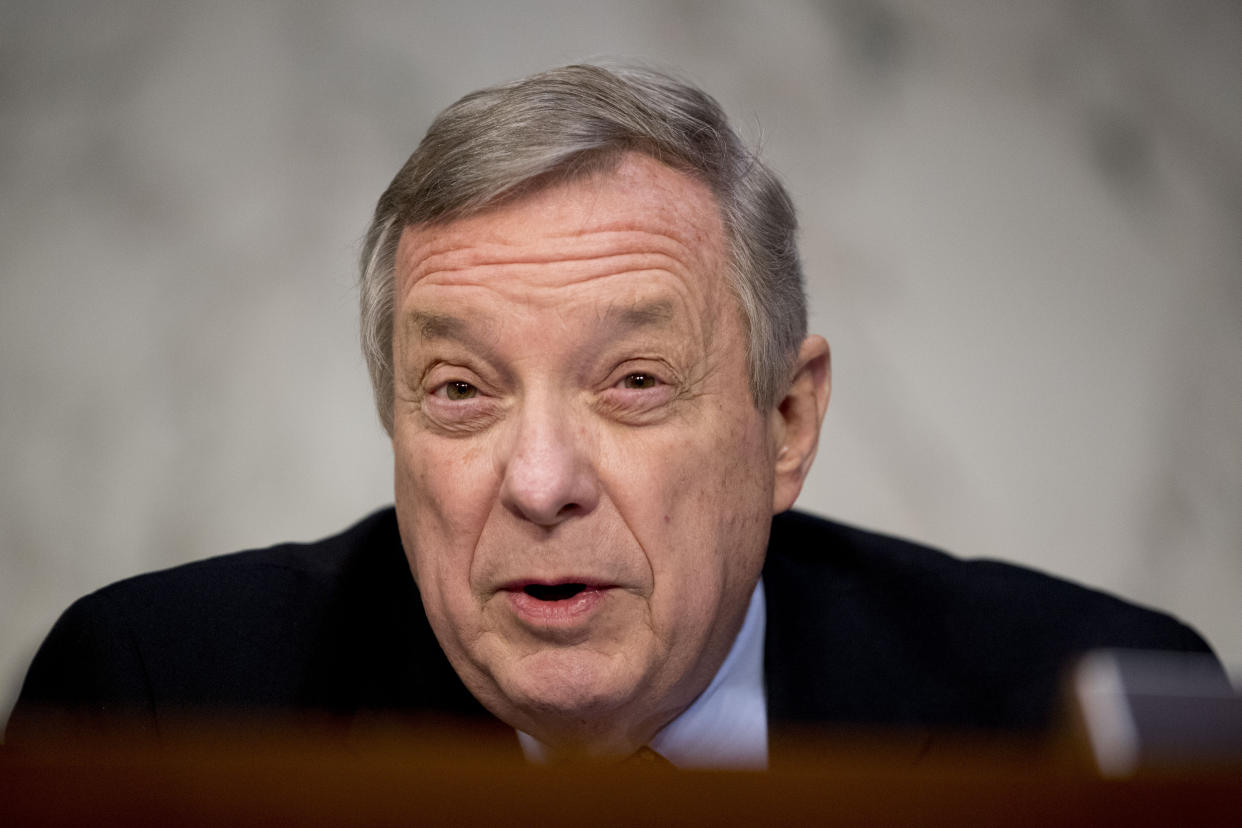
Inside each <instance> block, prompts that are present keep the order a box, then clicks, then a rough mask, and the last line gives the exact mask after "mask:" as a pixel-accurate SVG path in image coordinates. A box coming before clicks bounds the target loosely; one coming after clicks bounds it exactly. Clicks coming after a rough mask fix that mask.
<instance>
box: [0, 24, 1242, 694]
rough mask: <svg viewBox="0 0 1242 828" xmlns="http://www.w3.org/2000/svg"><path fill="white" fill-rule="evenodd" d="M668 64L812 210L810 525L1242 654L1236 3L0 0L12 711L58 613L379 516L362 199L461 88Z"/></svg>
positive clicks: (1239, 53)
mask: <svg viewBox="0 0 1242 828" xmlns="http://www.w3.org/2000/svg"><path fill="white" fill-rule="evenodd" d="M591 56H630V57H638V58H643V59H646V60H649V61H654V62H656V63H659V64H663V65H668V66H672V67H677V68H679V69H680V70H682V71H683V72H684V73H686V74H687V75H688V76H690V77H691V78H694V79H696V80H698V81H700V82H701V83H702V84H704V85H705V86H706V87H707V88H708V89H710V90H712V91H713V92H714V93H715V94H717V96H718V97H719V98H720V99H721V100H722V102H723V103H724V104H725V105H726V107H727V108H728V109H729V110H730V111H731V112H732V113H733V114H734V116H735V117H736V119H737V120H738V122H739V123H740V124H741V125H742V126H743V128H744V130H745V131H746V132H747V133H748V134H750V135H751V136H752V137H755V138H759V139H761V140H762V143H763V145H764V146H765V148H766V153H767V155H768V156H769V157H770V159H771V160H772V161H773V162H774V164H775V166H776V167H777V168H778V169H779V170H781V171H782V172H783V174H784V175H785V177H786V178H787V180H788V183H789V185H790V187H791V189H792V191H793V193H794V196H795V199H796V201H797V202H798V204H799V206H800V208H801V214H802V220H803V223H804V226H805V231H804V252H805V257H806V264H807V272H808V275H809V281H810V291H811V295H812V302H813V313H812V325H813V328H814V329H816V330H818V331H821V332H823V333H825V334H826V335H827V336H828V338H829V340H830V341H831V342H832V343H833V346H834V360H835V372H836V384H835V395H834V399H833V404H832V407H831V408H830V410H829V417H828V422H827V425H826V428H825V432H824V439H823V443H822V447H821V452H820V459H819V461H818V464H817V466H816V468H815V471H814V474H813V477H812V479H811V480H810V482H809V484H808V486H807V489H806V491H805V493H804V495H803V497H802V501H801V503H802V505H803V507H805V508H808V509H811V510H814V511H817V512H821V513H824V514H829V515H833V516H835V517H838V518H841V519H844V520H848V521H854V522H857V523H861V524H864V525H867V526H871V527H877V528H883V529H886V530H889V531H892V532H895V533H899V534H903V535H907V536H912V537H915V538H919V539H922V540H925V541H928V542H931V543H934V544H939V545H941V546H944V547H946V548H948V549H951V550H953V551H955V552H957V553H959V554H962V555H967V556H992V557H1000V558H1007V559H1012V560H1017V561H1021V562H1025V563H1027V564H1030V565H1034V566H1037V567H1040V568H1044V569H1050V570H1053V571H1055V572H1058V573H1061V574H1063V575H1067V576H1070V577H1072V578H1076V579H1079V580H1082V581H1086V582H1089V583H1091V584H1094V585H1097V586H1100V587H1103V588H1106V589H1109V590H1113V591H1116V592H1120V593H1123V594H1125V595H1128V596H1131V597H1133V598H1135V599H1137V600H1140V601H1143V602H1147V603H1152V604H1156V605H1159V606H1162V607H1165V608H1168V609H1171V610H1173V611H1175V612H1176V613H1178V614H1179V615H1181V616H1182V617H1183V618H1185V619H1187V620H1188V621H1190V622H1191V623H1192V624H1194V625H1196V626H1197V627H1198V628H1199V629H1200V630H1201V631H1203V632H1204V633H1205V634H1206V635H1207V636H1208V637H1209V638H1210V639H1211V640H1212V641H1213V643H1214V644H1215V645H1216V647H1217V648H1218V649H1219V650H1220V652H1221V653H1222V654H1223V655H1224V656H1225V658H1226V659H1227V660H1228V661H1229V662H1231V663H1232V664H1233V665H1235V667H1236V666H1238V665H1242V613H1239V612H1238V609H1237V607H1238V605H1239V602H1240V599H1242V267H1240V264H1242V97H1240V96H1239V92H1238V90H1239V88H1242V7H1239V6H1238V5H1237V4H1236V3H1233V2H1230V0H1218V2H1211V0H1200V1H1198V2H1184V3H1183V2H1173V0H1168V2H1090V3H1087V2H1059V3H1024V2H1019V1H1018V0H1011V2H984V0H979V2H941V3H935V4H928V3H922V2H916V1H915V0H902V1H900V2H899V1H898V0H873V1H868V0H822V1H821V2H812V0H800V1H795V0H788V1H787V2H765V3H762V4H760V3H747V2H740V0H736V1H735V2H707V1H706V0H647V2H613V3H590V2H569V1H568V0H564V1H562V0H542V1H541V2H523V3H513V2H503V1H502V0H492V2H463V1H462V0H453V2H425V3H423V2H395V0H394V1H391V2H350V3H329V2H308V1H307V0H288V2H269V3H256V2H251V0H214V2H211V3H207V2H203V3H168V2H158V0H153V1H152V2H138V1H135V2H90V1H89V0H81V2H54V1H52V0H40V2H33V0H31V2H4V3H0V193H2V195H0V211H2V213H0V458H2V460H3V473H2V475H0V629H2V630H3V635H2V636H0V716H2V715H3V714H4V712H5V711H7V709H8V705H9V704H11V702H12V699H13V698H14V696H15V693H16V690H17V686H18V682H19V681H20V677H21V675H22V673H23V672H24V670H25V667H26V665H27V663H28V661H29V659H30V657H31V656H32V654H33V652H34V648H35V647H36V645H37V643H38V641H39V640H40V639H41V638H42V636H43V635H44V634H45V633H46V632H47V629H48V628H49V627H50V625H51V623H52V622H53V620H54V619H55V617H56V615H57V614H58V613H59V611H60V610H61V609H63V608H64V606H65V605H67V603H68V602H69V601H71V600H72V599H73V598H75V597H77V596H78V595H80V594H82V593H84V592H86V591H89V590H91V589H94V588H97V587H99V586H101V585H103V584H105V583H107V582H109V581H112V580H115V579H117V578H120V577H122V576H125V575H128V574H132V573H135V572H138V571H140V570H146V569H151V568H155V567H162V566H165V565H169V564H173V563H177V562H180V561H185V560H188V559H192V558H198V557H202V556H206V555H211V554H215V553H220V552H225V551H230V550H233V549H237V548H242V547H247V546H255V545H261V544H268V543H271V542H275V541H279V540H286V539H309V538H314V537H316V536H320V535H323V534H326V533H328V532H331V531H334V530H336V529H338V528H340V527H342V526H344V525H345V524H347V523H348V522H350V521H351V520H353V519H354V518H356V517H358V516H360V515H362V514H363V513H364V512H366V511H367V510H369V509H371V508H373V507H376V506H379V505H381V504H384V503H386V502H388V501H389V499H390V497H391V495H390V485H391V466H390V462H391V461H390V459H389V454H388V449H387V446H386V443H385V441H384V439H383V434H382V431H381V430H380V428H379V426H378V425H377V423H376V420H375V417H374V415H373V412H372V410H371V403H370V400H369V389H368V386H367V382H366V378H365V371H364V368H363V365H362V360H361V358H360V356H359V355H358V353H357V346H356V333H355V294H354V287H353V280H354V272H353V259H354V256H355V254H356V249H357V241H358V238H359V236H360V234H361V233H362V231H363V229H364V227H365V223H366V220H367V217H368V215H369V212H370V210H371V208H372V206H373V204H374V200H375V199H376V197H377V196H378V195H379V193H380V191H381V190H382V189H383V187H384V186H385V185H386V184H387V182H388V180H389V178H390V177H391V176H392V174H393V173H394V172H395V171H396V169H397V167H398V166H399V165H400V163H401V162H402V161H403V160H404V158H405V157H406V156H407V155H408V153H409V152H410V151H411V150H412V148H413V146H414V145H415V144H416V143H417V141H418V138H419V137H420V136H421V134H422V131H423V130H424V129H425V127H426V125H427V123H428V121H429V120H430V118H431V117H432V116H433V115H434V113H435V112H437V111H438V110H439V109H440V108H442V107H443V106H445V105H447V104H448V103H449V102H451V101H452V100H453V99H455V98H456V97H458V96H459V95H461V94H463V93H465V92H467V91H470V90H472V89H475V88H477V87H479V86H482V85H486V84H489V83H492V82H495V81H498V80H501V79H508V78H512V77H516V76H520V75H523V74H526V73H528V72H531V71H534V70H537V69H541V68H545V67H547V66H549V65H553V64H558V63H563V62H568V61H572V60H577V59H582V58H585V57H591Z"/></svg>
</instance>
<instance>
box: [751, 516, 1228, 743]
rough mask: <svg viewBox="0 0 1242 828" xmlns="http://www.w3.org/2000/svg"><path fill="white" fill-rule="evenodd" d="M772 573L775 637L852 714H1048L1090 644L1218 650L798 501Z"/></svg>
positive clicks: (989, 720) (1021, 719)
mask: <svg viewBox="0 0 1242 828" xmlns="http://www.w3.org/2000/svg"><path fill="white" fill-rule="evenodd" d="M764 585H765V590H766V591H767V594H768V596H769V613H768V618H769V625H770V627H769V636H768V642H769V647H770V649H772V651H773V652H775V653H776V654H778V656H779V657H780V658H783V659H787V660H799V661H802V663H803V669H804V671H805V672H804V675H805V676H806V677H807V678H808V680H809V681H811V682H812V683H818V684H820V685H822V686H823V687H825V688H827V687H829V686H831V688H832V689H831V695H832V697H833V698H835V699H837V700H838V701H839V702H840V703H841V704H842V705H843V706H844V708H846V709H847V711H848V713H847V717H848V716H858V717H861V718H870V717H871V716H872V715H875V716H877V717H879V718H880V719H884V720H890V719H891V720H894V721H930V722H934V723H942V724H952V725H976V724H978V725H999V726H1032V725H1042V724H1045V723H1046V722H1047V719H1048V716H1049V715H1050V712H1051V707H1052V705H1053V702H1054V700H1055V696H1056V693H1057V689H1058V686H1059V681H1060V679H1061V675H1062V671H1063V670H1064V669H1065V668H1066V667H1067V666H1068V664H1069V663H1070V662H1072V660H1073V659H1074V658H1075V657H1076V656H1077V655H1079V654H1081V653H1083V652H1086V651H1088V650H1091V649H1097V648H1141V649H1162V650H1187V651H1209V649H1208V647H1207V644H1206V643H1205V642H1204V641H1203V639H1202V638H1200V637H1199V635H1198V634H1197V633H1195V632H1194V631H1193V630H1192V629H1190V628H1189V627H1187V626H1186V625H1184V624H1182V623H1181V622H1179V621H1177V620H1176V619H1174V618H1172V617H1170V616H1168V615H1166V614H1164V613H1162V612H1158V611H1156V610H1152V609H1147V608H1144V607H1140V606H1137V605H1135V604H1132V603H1130V602H1128V601H1125V600H1123V599H1121V598H1118V597H1115V596H1112V595H1109V594H1106V593H1104V592H1101V591H1099V590H1095V589H1090V588H1088V587H1085V586H1082V585H1079V584H1074V583H1071V582H1069V581H1066V580H1064V579H1061V578H1056V577H1053V576H1051V575H1047V574H1044V573H1041V572H1037V571H1035V570H1032V569H1029V568H1025V567H1021V566H1017V565H1014V564H1009V563H1003V562H1000V561H994V560H962V559H960V558H957V557H954V556H952V555H948V554H946V553H944V552H941V551H938V550H935V549H931V548H929V547H926V546H923V545H920V544H917V543H911V542H909V541H905V540H901V539H898V538H893V537H889V536H885V535H881V534H877V533H874V532H868V531H865V530H862V529H858V528H854V527H850V526H846V525H843V524H840V523H835V522H833V521H828V520H823V519H821V518H817V517H813V516H811V515H806V514H800V513H796V512H790V513H786V514H783V515H780V516H778V517H777V518H776V519H775V520H774V522H773V527H772V534H771V541H770V544H769V550H768V559H767V563H766V565H765V568H764ZM808 607H809V608H811V609H810V610H809V611H808ZM790 641H792V642H793V643H792V644H790V643H789V642H790ZM843 667H844V668H845V670H844V671H842V668H843ZM846 675H853V676H856V677H858V678H857V679H854V678H850V679H845V678H842V676H846ZM840 681H856V684H855V687H856V688H857V689H856V690H853V691H851V690H842V689H840V688H839V687H837V686H836V684H835V683H836V682H840ZM804 701H806V703H807V704H814V702H812V701H809V700H806V699H804ZM877 711H878V712H877Z"/></svg>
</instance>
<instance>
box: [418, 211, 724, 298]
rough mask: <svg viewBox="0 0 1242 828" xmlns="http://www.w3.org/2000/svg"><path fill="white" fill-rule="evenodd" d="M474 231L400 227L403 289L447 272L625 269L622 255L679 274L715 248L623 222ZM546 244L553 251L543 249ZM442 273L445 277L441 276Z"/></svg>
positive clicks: (706, 240) (699, 240) (705, 263)
mask: <svg viewBox="0 0 1242 828" xmlns="http://www.w3.org/2000/svg"><path fill="white" fill-rule="evenodd" d="M515 229H520V228H515ZM666 229H667V228H666ZM480 235H481V234H480V233H478V232H475V233H471V232H470V229H469V228H465V227H458V226H449V227H446V228H430V227H410V228H406V231H405V236H404V237H403V240H402V244H401V246H400V249H399V266H400V270H401V271H402V272H403V273H404V279H403V281H404V282H405V285H404V287H405V288H406V289H407V290H408V289H409V288H410V287H412V286H413V285H414V284H415V283H417V282H421V281H423V280H424V279H426V278H428V277H432V278H436V280H437V281H441V280H444V281H448V280H449V279H451V278H453V274H457V273H463V272H467V271H471V270H484V271H486V270H488V269H491V268H496V267H506V266H517V267H519V268H521V267H522V266H532V267H533V266H538V267H541V268H546V267H551V266H556V265H561V264H563V265H566V266H574V265H582V264H589V263H593V262H594V263H604V262H606V261H607V260H609V259H617V260H620V261H618V262H617V263H615V264H614V267H615V268H616V269H617V270H621V269H625V268H624V267H623V266H622V264H623V262H624V260H625V259H634V260H638V261H642V260H643V259H644V257H645V258H647V259H648V260H654V262H660V263H661V264H663V263H668V264H672V265H674V266H672V267H667V266H666V269H668V270H670V271H672V272H677V273H681V272H683V271H688V270H692V269H693V268H694V267H695V266H696V265H699V266H706V267H708V268H710V267H711V264H710V263H709V262H708V261H706V258H707V257H706V256H705V255H704V254H705V253H706V254H710V253H712V252H715V251H714V250H713V248H715V247H716V245H714V244H712V243H711V241H710V240H709V238H707V237H706V236H704V235H703V234H702V233H701V232H695V233H694V236H695V237H694V238H683V234H681V233H677V232H675V231H672V230H671V229H669V231H668V232H661V231H656V230H650V229H643V228H641V227H636V226H634V225H632V224H629V223H625V222H617V223H614V224H612V225H607V226H604V227H588V228H582V229H579V230H574V231H572V232H569V233H564V232H561V233H548V232H543V233H539V234H538V235H537V237H536V238H528V237H527V236H526V235H524V234H521V233H517V232H514V233H506V234H497V233H495V232H491V233H489V234H487V236H484V237H483V238H479V236H480ZM508 235H513V236H514V238H515V239H517V240H516V241H509V240H508V239H507V238H504V236H508ZM498 236H499V237H500V238H498ZM549 246H551V247H552V248H553V249H550V250H549V249H548V247H549ZM712 258H714V257H712ZM654 262H653V263H654ZM644 269H645V268H644ZM446 276H447V277H449V279H443V277H446ZM437 277H440V278H437Z"/></svg>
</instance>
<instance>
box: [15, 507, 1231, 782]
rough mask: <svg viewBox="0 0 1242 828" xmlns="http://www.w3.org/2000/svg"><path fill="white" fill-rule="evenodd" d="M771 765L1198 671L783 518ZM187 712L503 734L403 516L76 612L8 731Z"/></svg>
mask: <svg viewBox="0 0 1242 828" xmlns="http://www.w3.org/2000/svg"><path fill="white" fill-rule="evenodd" d="M763 577H764V584H765V590H766V594H767V606H768V618H767V634H766V651H765V661H766V677H767V678H766V680H767V693H768V709H769V720H770V724H771V732H772V740H773V741H772V751H773V760H774V761H777V760H778V757H779V752H780V748H781V744H782V742H781V739H782V734H783V733H785V732H787V731H790V730H796V729H797V728H798V727H800V726H805V725H811V724H815V725H848V726H855V725H857V726H877V725H879V726H895V727H900V728H906V729H910V728H914V729H918V728H939V727H949V728H975V729H977V728H989V729H1001V730H1028V731H1030V730H1039V729H1041V728H1044V727H1046V726H1047V725H1048V724H1049V722H1050V718H1051V716H1052V715H1053V711H1054V703H1055V700H1056V698H1057V689H1058V681H1059V677H1060V674H1061V670H1062V669H1063V668H1064V666H1065V665H1066V663H1067V661H1068V660H1070V659H1071V658H1072V656H1073V655H1075V654H1076V653H1079V652H1081V651H1084V650H1087V649H1091V648H1094V647H1102V646H1107V647H1141V648H1152V649H1172V650H1196V651H1205V650H1207V645H1206V644H1205V643H1204V642H1203V640H1202V639H1201V638H1200V637H1199V636H1198V635H1196V634H1195V633H1194V632H1193V631H1192V630H1190V629H1189V628H1187V627H1186V626H1184V625H1182V624H1181V623H1179V622H1177V621H1175V620H1174V619H1172V618H1170V617H1168V616H1166V615H1163V614H1160V613H1157V612H1153V611H1150V610H1146V609H1141V608H1138V607H1135V606H1133V605H1131V604H1128V603H1125V602H1123V601H1121V600H1118V599H1116V598H1113V597H1110V596H1107V595H1104V594H1101V593H1099V592H1094V591H1091V590H1088V589H1085V588H1083V587H1079V586H1075V585H1072V584H1069V583H1066V582H1064V581H1061V580H1057V579H1055V578H1051V577H1049V576H1046V575H1041V574H1039V573H1036V572H1032V571H1030V570H1026V569H1022V568H1019V567H1015V566H1011V565H1008V564H1003V563H998V562H991V561H974V562H966V561H961V560H958V559H956V558H953V557H950V556H948V555H945V554H943V553H940V552H936V551H933V550H931V549H927V548H925V547H922V546H918V545H915V544H912V543H907V542H904V541H900V540H896V539H893V538H888V537H883V536H880V535H876V534H872V533H869V532H864V531H861V530H858V529H853V528H849V527H846V526H842V525H840V524H837V523H832V522H829V521H825V520H821V519H818V518H814V517H811V516H808V515H804V514H799V513H796V512H790V513H786V514H783V515H779V516H778V517H777V518H776V519H775V521H774V523H773V526H772V534H771V540H770V543H769V548H768V557H767V563H766V565H765V568H764V576H763ZM39 711H42V712H44V713H46V712H47V711H54V715H55V717H56V718H57V719H58V720H59V721H58V723H59V725H60V726H61V727H69V728H71V729H78V728H86V729H91V728H94V727H96V726H97V725H98V724H99V723H100V722H102V721H107V717H109V716H111V715H117V714H120V715H125V716H127V717H131V719H132V720H134V721H137V722H138V723H140V724H141V726H143V727H145V728H148V729H149V730H151V731H152V732H154V733H158V734H166V733H169V732H173V731H174V730H175V728H176V727H177V722H178V721H180V720H181V719H180V717H181V716H182V715H183V714H185V713H187V712H238V711H244V712H251V713H254V712H257V713H262V712H273V713H289V712H306V711H312V712H315V713H317V714H328V715H330V716H335V715H339V716H343V717H354V716H358V715H360V714H361V715H370V714H376V715H384V714H393V713H395V714H415V715H418V714H435V715H448V716H461V717H470V718H480V719H486V720H488V721H492V722H494V721H495V720H494V719H491V717H490V715H489V714H488V713H487V712H486V711H485V710H484V709H483V708H482V707H481V705H479V703H478V702H476V701H475V700H474V698H473V697H472V696H471V695H470V693H469V692H468V691H467V690H466V689H465V687H464V686H463V685H462V683H461V681H460V680H459V679H458V678H457V675H456V674H455V673H454V672H453V669H452V667H451V666H450V665H449V663H448V660H447V659H446V658H445V656H444V654H443V653H442V652H441V650H440V648H439V645H438V644H437V643H436V640H435V638H434V636H433V635H432V632H431V628H430V626H429V625H428V623H427V620H426V617H425V615H424V613H423V610H422V605H421V603H420V599H419V596H418V591H417V588H416V587H415V585H414V581H413V579H412V578H411V576H410V572H409V568H408V566H407V564H406V560H405V556H404V553H403V552H402V548H401V542H400V539H399V536H398V533H397V523H396V517H395V514H394V512H393V510H392V509H391V508H390V509H386V510H384V511H381V512H378V513H376V514H374V515H372V516H370V517H368V518H366V519H365V520H363V521H362V522H360V523H358V524H357V525H355V526H354V527H352V528H350V529H349V530H347V531H346V532H344V533H342V534H340V535H337V536H335V537H332V538H329V539H327V540H323V541H320V542H318V543H313V544H285V545H281V546H275V547H272V548H270V549H264V550H259V551H252V552H242V553H238V554H234V555H227V556H223V557H219V558H213V559H210V560H206V561H200V562H197V563H191V564H187V565H185V566H179V567H176V568H174V569H170V570H166V571H163V572H156V573H152V574H148V575H141V576H138V577H136V578H130V579H128V580H125V581H121V582H120V583H117V584H113V585H112V586H109V587H107V588H105V589H102V590H100V591H98V592H96V593H94V594H92V595H89V596H87V597H85V598H83V599H81V600H79V601H78V602H76V603H75V604H73V605H72V606H71V607H70V608H69V609H68V610H67V611H66V612H65V614H64V615H63V616H62V617H61V618H60V620H59V621H58V622H57V623H56V625H55V627H53V629H52V631H51V633H50V634H49V635H48V638H47V640H46V641H45V642H44V644H43V646H42V647H41V648H40V650H39V652H38V654H37V655H36V657H35V660H34V662H33V664H32V665H31V667H30V671H29V673H28V675H27V677H26V682H25V684H24V686H23V688H22V692H21V697H20V699H19V701H18V704H17V707H16V709H15V711H14V714H13V716H12V718H11V720H10V724H9V739H10V741H14V740H17V741H20V740H21V739H22V738H25V736H26V734H28V733H30V734H33V732H34V729H33V728H34V724H33V723H34V722H35V721H36V713H37V712H39Z"/></svg>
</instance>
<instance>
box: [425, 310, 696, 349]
mask: <svg viewBox="0 0 1242 828" xmlns="http://www.w3.org/2000/svg"><path fill="white" fill-rule="evenodd" d="M676 315H677V313H676V310H675V309H674V307H673V303H672V302H670V301H668V300H667V299H656V300H652V301H646V302H636V303H634V304H632V305H627V306H616V305H614V306H611V307H609V308H608V309H607V310H605V311H604V312H603V313H602V314H600V318H599V320H598V321H599V330H604V331H609V332H620V331H629V330H636V329H641V328H652V327H660V326H662V325H665V324H667V323H669V322H671V321H673V319H674V318H675V317H676ZM406 329H407V330H410V329H413V330H414V331H416V332H417V333H418V335H419V336H420V337H421V338H422V339H453V340H457V341H459V342H467V343H470V344H475V345H479V344H482V343H481V342H480V341H479V338H478V337H477V336H476V335H475V334H474V333H473V332H472V331H471V323H470V322H468V321H466V320H465V319H462V318H461V317H458V316H453V315H451V314H446V313H437V312H435V311H424V310H416V311H414V312H412V313H411V314H410V315H409V317H407V320H406Z"/></svg>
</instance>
